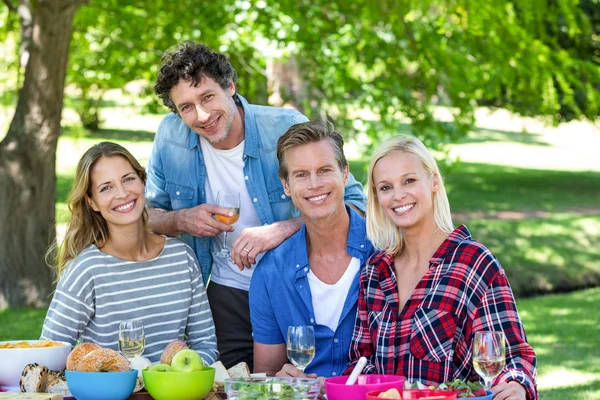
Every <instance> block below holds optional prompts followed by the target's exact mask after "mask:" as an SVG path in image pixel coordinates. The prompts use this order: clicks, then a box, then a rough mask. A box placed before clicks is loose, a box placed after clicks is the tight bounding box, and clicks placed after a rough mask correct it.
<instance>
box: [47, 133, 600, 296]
mask: <svg viewBox="0 0 600 400" xmlns="http://www.w3.org/2000/svg"><path fill="white" fill-rule="evenodd" d="M152 139H153V134H152V132H150V131H144V130H118V129H107V130H101V131H99V132H95V133H90V132H85V131H84V132H79V131H77V130H74V129H69V130H67V134H66V135H64V136H62V137H61V139H60V142H59V149H58V160H59V162H58V167H57V203H56V218H57V222H58V224H65V223H66V222H67V221H68V218H69V212H68V210H67V206H66V201H67V196H68V193H69V190H70V188H71V185H72V182H73V175H74V173H75V165H76V163H77V160H78V156H79V155H80V154H82V153H83V152H84V151H85V149H87V148H88V147H89V146H91V145H92V144H94V143H97V142H99V141H103V140H116V141H118V142H119V143H121V144H123V146H125V147H127V148H128V149H129V150H130V151H131V152H132V153H133V154H134V156H136V157H137V158H138V159H139V160H140V162H141V163H142V165H145V164H146V163H147V159H148V156H149V154H150V149H151V146H152ZM350 164H351V165H350V166H351V171H352V173H353V174H354V175H355V177H356V178H357V179H358V180H359V181H362V182H365V181H366V171H365V168H366V165H367V161H364V160H361V161H351V162H350ZM446 184H447V187H448V193H449V195H448V196H449V198H450V205H451V209H452V211H453V212H455V213H473V212H485V213H486V215H492V216H493V215H495V214H496V213H498V212H501V211H519V212H527V211H532V210H535V211H543V212H547V213H549V214H548V215H545V216H544V217H543V218H527V216H526V215H525V217H526V218H525V219H517V220H500V219H482V218H481V217H478V218H474V217H469V218H468V219H464V217H465V216H464V215H463V218H462V219H457V218H455V221H454V222H455V224H457V225H458V224H460V223H463V222H466V224H467V226H468V227H469V229H470V230H471V233H472V234H473V237H474V238H475V239H476V240H479V241H480V242H482V243H484V244H485V245H486V246H488V247H489V248H490V249H491V250H492V252H493V253H494V254H495V255H496V256H497V257H498V259H499V260H500V262H501V263H502V265H503V266H504V268H505V269H506V271H507V274H508V276H509V280H510V282H511V284H512V286H513V290H514V292H515V294H516V295H517V296H532V295H535V294H539V293H548V292H555V291H567V290H573V289H577V288H585V287H590V286H593V285H599V284H600V263H599V262H598V260H600V248H599V247H598V246H595V245H593V243H600V215H591V216H584V215H579V214H577V213H574V212H572V210H573V209H575V208H582V207H583V208H586V207H600V204H599V203H598V199H600V172H572V171H547V170H532V169H525V168H515V167H508V166H502V165H487V164H475V163H466V162H463V163H460V164H459V165H458V166H457V167H456V168H454V169H453V170H452V171H451V172H450V173H448V174H447V176H446ZM467 217H468V215H467Z"/></svg>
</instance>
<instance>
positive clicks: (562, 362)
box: [0, 288, 600, 400]
mask: <svg viewBox="0 0 600 400" xmlns="http://www.w3.org/2000/svg"><path fill="white" fill-rule="evenodd" d="M599 303H600V288H595V289H589V290H583V291H578V292H572V293H567V294H560V295H549V296H539V297H536V298H531V299H520V300H518V301H517V305H518V307H519V312H520V314H521V318H522V320H523V324H524V325H525V329H526V331H527V337H528V340H529V342H530V343H531V345H532V346H533V348H534V350H535V351H536V354H537V356H538V383H539V384H538V385H539V390H540V396H541V398H542V399H543V400H571V399H572V400H591V399H600V325H599V324H598V321H600V308H599V307H598V306H597V305H598V304H599ZM45 313H46V312H45V310H43V309H42V310H30V309H21V310H5V311H0V341H1V340H11V339H36V338H38V337H39V334H40V330H41V326H42V323H43V320H44V316H45Z"/></svg>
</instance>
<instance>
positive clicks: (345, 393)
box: [325, 375, 405, 400]
mask: <svg viewBox="0 0 600 400" xmlns="http://www.w3.org/2000/svg"><path fill="white" fill-rule="evenodd" d="M347 380H348V377H347V376H337V377H335V378H327V379H325V391H326V392H327V399H328V400H365V399H366V398H367V393H368V392H373V391H375V390H387V389H392V388H396V389H398V390H402V389H403V388H404V381H405V378H404V377H403V376H398V375H360V376H359V377H358V379H357V381H356V383H355V384H354V385H346V381H347Z"/></svg>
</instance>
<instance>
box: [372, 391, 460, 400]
mask: <svg viewBox="0 0 600 400" xmlns="http://www.w3.org/2000/svg"><path fill="white" fill-rule="evenodd" d="M383 392H385V390H377V391H375V392H369V393H367V400H379V399H393V398H394V397H379V395H380V394H381V393H383ZM398 392H399V393H400V396H401V397H400V398H401V399H402V400H406V399H409V400H414V399H420V400H456V393H452V392H449V391H447V390H433V389H404V390H399V391H398ZM396 399H397V397H396Z"/></svg>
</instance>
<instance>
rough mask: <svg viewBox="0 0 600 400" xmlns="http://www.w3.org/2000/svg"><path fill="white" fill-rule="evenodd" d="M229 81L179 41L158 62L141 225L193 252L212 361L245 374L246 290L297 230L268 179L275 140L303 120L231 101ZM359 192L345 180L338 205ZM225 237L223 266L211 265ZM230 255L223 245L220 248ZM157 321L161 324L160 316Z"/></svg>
mask: <svg viewBox="0 0 600 400" xmlns="http://www.w3.org/2000/svg"><path fill="white" fill-rule="evenodd" d="M236 82H237V74H236V72H235V70H234V68H233V67H232V66H231V64H230V63H229V61H228V60H227V59H226V57H225V56H224V55H222V54H219V53H215V52H213V51H212V50H210V49H209V48H208V47H206V46H204V45H200V44H196V43H192V42H186V43H184V44H183V45H181V46H179V47H178V48H177V49H176V50H175V51H173V52H168V53H166V54H165V55H164V56H163V59H162V65H161V67H160V70H159V74H158V77H157V81H156V85H155V87H154V88H155V91H156V93H157V94H158V95H159V97H160V98H161V99H162V100H163V103H164V104H165V105H166V106H167V107H169V108H170V109H171V111H172V113H171V114H169V115H168V116H166V117H165V118H164V119H163V121H162V122H161V124H160V126H159V128H158V131H157V133H156V137H155V139H154V145H153V148H152V154H151V156H150V159H149V161H148V180H147V186H146V195H147V197H148V200H149V203H150V205H151V206H152V207H153V208H152V209H149V224H150V226H151V227H152V229H153V230H154V231H155V232H157V233H161V234H165V235H169V236H175V235H183V238H184V239H185V240H186V241H187V242H188V243H189V245H190V246H191V247H192V248H193V249H194V252H195V253H196V256H197V258H198V261H199V263H200V267H201V269H202V275H203V278H204V281H205V282H208V280H209V278H210V285H208V287H207V293H208V297H209V301H210V304H211V309H212V313H213V319H214V321H215V328H216V334H217V340H218V348H219V352H220V353H221V357H220V359H221V361H223V363H224V364H225V366H226V367H230V366H232V365H234V364H236V363H237V362H239V361H246V362H248V364H249V365H250V366H252V344H253V341H252V336H251V326H250V315H249V309H248V289H249V286H250V279H251V277H252V273H253V270H254V268H253V266H254V265H255V264H256V263H257V262H258V261H259V260H260V258H261V256H262V255H263V253H264V252H265V251H267V250H270V249H272V248H275V247H277V246H278V245H279V244H281V242H282V241H283V240H285V239H286V238H288V237H289V236H291V235H292V234H294V233H295V232H297V231H298V229H299V228H300V226H301V223H302V221H301V220H300V219H299V218H298V213H297V210H296V209H295V208H294V206H293V204H292V202H291V201H290V199H289V197H288V196H287V195H286V194H285V193H284V191H283V187H282V186H281V182H280V180H279V178H278V175H277V171H278V168H279V165H278V163H277V157H276V143H277V139H278V138H279V137H280V136H281V135H282V134H283V133H284V132H285V131H286V130H287V129H288V128H289V127H290V126H291V125H294V124H296V123H299V122H303V121H306V117H305V116H303V115H302V114H300V113H299V112H298V111H296V110H290V109H283V108H275V107H263V106H257V105H253V104H249V103H248V102H247V101H246V100H245V99H244V98H243V97H242V96H240V95H239V94H237V93H236ZM220 191H226V192H229V193H239V195H240V201H241V205H240V210H241V212H240V214H239V219H238V221H237V222H236V223H235V229H234V227H233V226H232V225H227V224H225V223H223V222H219V221H217V220H216V219H215V218H214V216H215V215H216V214H221V215H227V216H231V211H230V210H229V209H227V208H223V207H218V206H216V205H215V204H216V197H217V194H218V193H219V192H220ZM364 200H365V197H364V194H363V191H362V186H361V185H360V184H359V183H358V182H356V181H355V180H354V179H353V178H350V179H349V182H348V188H347V191H346V201H347V203H348V204H349V205H352V206H355V207H357V208H359V209H360V210H364ZM223 232H229V235H228V243H232V245H231V258H226V257H213V256H212V255H213V254H214V253H216V252H217V251H218V250H219V249H220V248H221V247H223V235H222V233H223ZM227 247H229V245H228V246H227ZM165 317H166V318H167V317H168V316H165Z"/></svg>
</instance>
